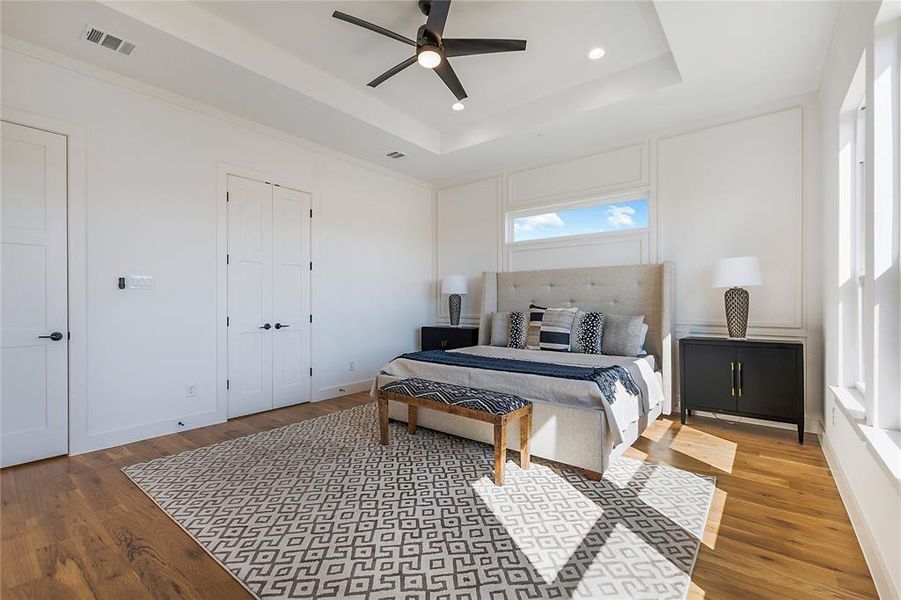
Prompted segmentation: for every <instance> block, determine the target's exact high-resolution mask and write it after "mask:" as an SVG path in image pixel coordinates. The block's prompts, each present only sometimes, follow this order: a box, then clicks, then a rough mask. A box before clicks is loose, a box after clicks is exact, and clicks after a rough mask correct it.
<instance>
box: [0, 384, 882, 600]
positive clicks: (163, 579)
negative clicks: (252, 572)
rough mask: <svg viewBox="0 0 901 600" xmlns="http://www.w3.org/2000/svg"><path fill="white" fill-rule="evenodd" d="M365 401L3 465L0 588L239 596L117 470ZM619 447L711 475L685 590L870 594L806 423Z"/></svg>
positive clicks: (691, 429) (669, 423)
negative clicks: (800, 429) (710, 494)
mask: <svg viewBox="0 0 901 600" xmlns="http://www.w3.org/2000/svg"><path fill="white" fill-rule="evenodd" d="M364 402H370V399H369V397H368V396H367V395H365V394H356V395H353V396H345V397H343V398H337V399H334V400H328V401H325V402H319V403H315V404H304V405H300V406H293V407H289V408H285V409H280V410H276V411H272V412H268V413H264V414H259V415H253V416H249V417H243V418H240V419H235V420H232V421H229V422H228V423H223V424H220V425H214V426H211V427H205V428H203V429H195V430H192V431H186V432H184V433H178V434H173V435H168V436H165V437H160V438H155V439H152V440H147V441H143V442H137V443H134V444H128V445H125V446H119V447H116V448H111V449H109V450H103V451H99V452H93V453H91V454H84V455H81V456H76V457H71V458H69V457H61V458H53V459H48V460H44V461H40V462H37V463H31V464H28V465H21V466H18V467H11V468H8V469H4V470H3V471H2V472H0V499H2V507H0V508H2V512H0V596H2V598H3V599H4V600H12V599H14V598H92V597H96V598H129V600H132V599H137V598H214V599H217V600H221V599H229V598H246V597H248V594H247V592H246V591H245V590H244V588H242V587H241V586H240V585H239V584H238V583H237V582H236V581H235V580H234V579H232V577H231V576H230V575H229V574H228V573H226V571H225V570H224V569H222V568H221V567H220V566H219V565H218V564H217V563H216V562H215V561H214V560H213V559H212V558H210V557H209V556H208V555H207V554H206V552H204V551H203V550H202V549H201V548H200V547H199V546H198V545H197V544H196V543H195V542H194V541H193V540H192V539H191V538H190V537H189V536H188V535H187V534H186V533H184V532H183V531H182V530H181V529H180V528H179V527H178V526H177V525H175V524H174V523H173V522H172V521H171V520H169V518H168V517H167V516H166V515H165V514H164V513H163V512H162V511H161V510H160V509H158V508H157V507H156V506H155V505H154V504H153V502H151V501H150V500H149V499H148V498H147V497H146V496H145V495H144V494H143V493H142V492H140V491H139V490H138V489H137V487H135V486H134V485H133V484H132V483H131V482H130V481H129V480H128V479H127V478H126V477H125V475H123V474H122V473H121V471H120V468H121V467H123V466H125V465H129V464H132V463H137V462H142V461H146V460H149V459H152V458H155V457H158V456H164V455H168V454H174V453H178V452H181V451H183V450H189V449H192V448H197V447H200V446H206V445H209V444H213V443H216V442H220V441H223V440H227V439H231V438H235V437H239V436H242V435H247V434H250V433H254V432H257V431H261V430H265V429H271V428H273V427H279V426H281V425H286V424H288V423H293V422H295V421H300V420H303V419H309V418H313V417H316V416H319V415H323V414H327V413H329V412H333V411H337V410H342V409H345V408H349V407H351V406H356V405H358V404H361V403H364ZM628 456H631V457H633V458H639V459H643V460H647V461H650V462H655V463H665V464H669V465H672V466H675V467H678V468H682V469H687V470H689V471H693V472H696V473H704V474H711V475H715V476H716V477H717V494H716V496H715V498H714V502H713V508H712V510H711V514H710V518H709V520H708V524H707V531H706V533H705V536H704V540H703V544H702V546H701V552H700V556H699V557H698V562H697V565H696V567H695V570H694V575H693V578H692V579H693V581H692V589H691V591H690V593H689V597H690V598H793V599H797V598H876V591H875V588H874V587H873V583H872V581H871V579H870V576H869V572H868V570H867V566H866V563H865V562H864V560H863V556H862V554H861V551H860V548H859V546H858V543H857V539H856V537H855V535H854V531H853V530H852V528H851V524H850V522H849V521H848V516H847V514H846V513H845V509H844V506H843V505H842V502H841V500H840V498H839V495H838V491H837V490H836V487H835V483H834V481H833V480H832V476H831V474H830V472H829V468H828V466H827V465H826V460H825V458H824V457H823V453H822V451H821V449H820V446H819V444H818V443H817V440H816V437H815V436H812V435H808V436H807V438H806V440H805V444H804V446H799V445H798V444H797V441H796V438H795V433H794V432H792V431H789V430H777V429H770V428H766V427H755V426H750V425H743V424H727V423H725V422H722V421H714V420H712V419H703V418H700V417H695V418H692V419H691V420H690V422H689V423H688V424H687V425H684V426H680V425H679V423H678V417H676V419H675V420H670V419H662V420H659V421H657V422H656V423H655V424H654V425H653V426H652V427H651V428H650V429H649V430H648V431H647V432H646V433H645V436H644V437H643V438H642V439H641V440H640V441H638V442H637V443H636V444H635V445H634V447H633V448H632V449H631V450H630V451H629V454H628Z"/></svg>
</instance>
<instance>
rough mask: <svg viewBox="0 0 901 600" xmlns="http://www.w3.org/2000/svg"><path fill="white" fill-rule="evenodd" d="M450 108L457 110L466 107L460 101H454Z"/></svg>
mask: <svg viewBox="0 0 901 600" xmlns="http://www.w3.org/2000/svg"><path fill="white" fill-rule="evenodd" d="M451 108H452V109H454V110H456V111H458V112H459V111H461V110H463V109H464V108H466V107H465V106H464V105H463V103H462V102H454V104H453V106H451Z"/></svg>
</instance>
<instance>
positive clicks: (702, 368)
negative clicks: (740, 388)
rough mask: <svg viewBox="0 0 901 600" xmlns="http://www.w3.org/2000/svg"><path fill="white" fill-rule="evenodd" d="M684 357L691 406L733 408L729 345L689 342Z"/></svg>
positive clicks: (686, 389)
mask: <svg viewBox="0 0 901 600" xmlns="http://www.w3.org/2000/svg"><path fill="white" fill-rule="evenodd" d="M682 360H684V361H685V365H684V367H685V395H686V396H687V401H688V406H689V407H691V408H700V409H704V408H712V409H717V410H728V411H735V410H736V409H737V404H736V401H735V397H734V396H733V395H732V362H733V361H734V360H735V351H734V349H733V348H732V347H731V346H722V345H714V344H710V345H707V344H688V345H686V346H685V352H684V354H683V356H682Z"/></svg>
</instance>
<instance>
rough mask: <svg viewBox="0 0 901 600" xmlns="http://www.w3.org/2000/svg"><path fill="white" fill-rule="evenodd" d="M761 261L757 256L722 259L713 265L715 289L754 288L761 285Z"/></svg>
mask: <svg viewBox="0 0 901 600" xmlns="http://www.w3.org/2000/svg"><path fill="white" fill-rule="evenodd" d="M762 283H763V280H762V279H761V277H760V261H758V260H757V257H756V256H736V257H734V258H721V259H720V260H718V261H716V262H714V263H713V287H715V288H733V287H740V288H744V287H753V286H755V285H761V284H762Z"/></svg>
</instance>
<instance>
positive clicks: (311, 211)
mask: <svg viewBox="0 0 901 600" xmlns="http://www.w3.org/2000/svg"><path fill="white" fill-rule="evenodd" d="M310 218H311V219H312V218H313V209H312V208H311V209H310Z"/></svg>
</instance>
